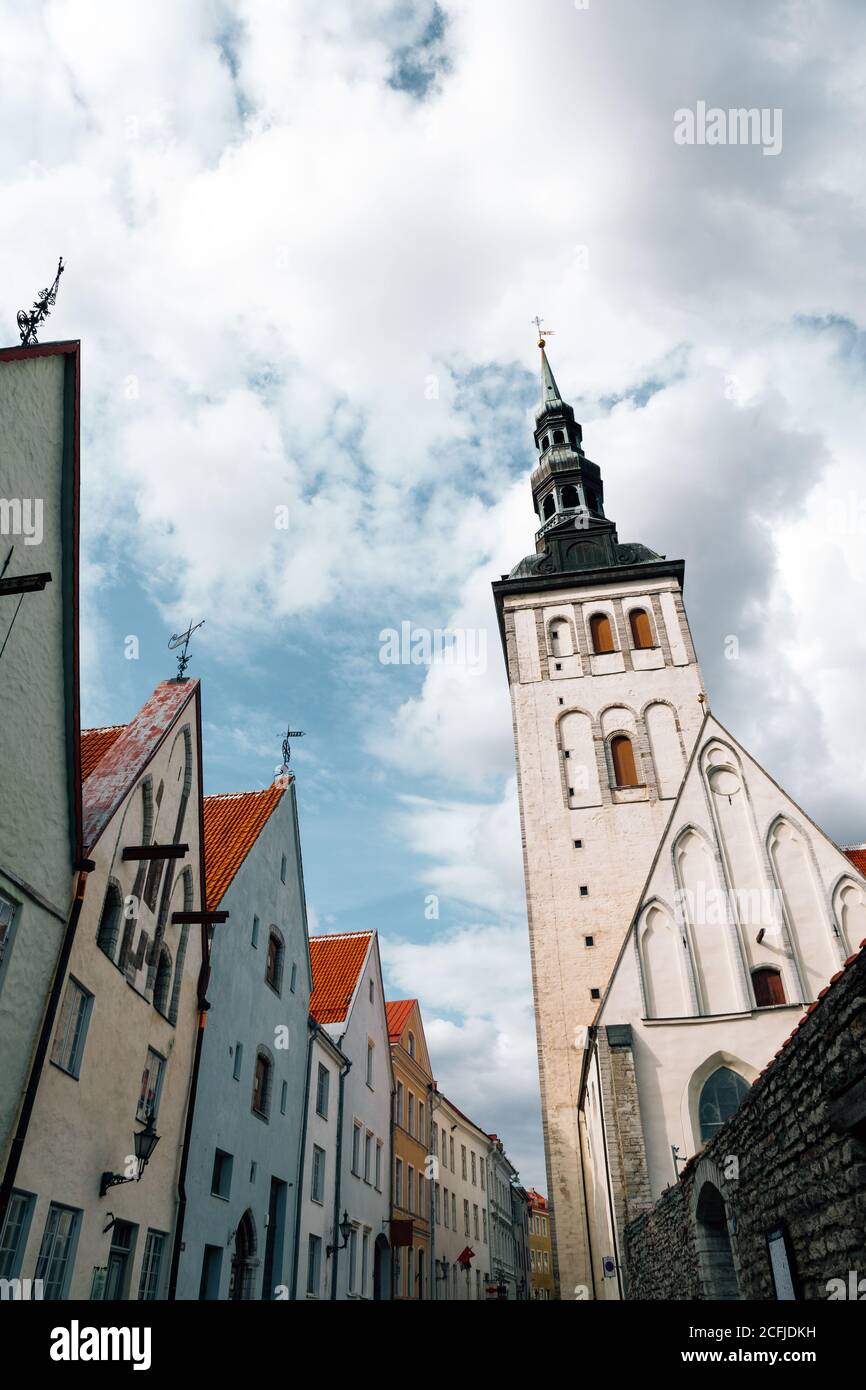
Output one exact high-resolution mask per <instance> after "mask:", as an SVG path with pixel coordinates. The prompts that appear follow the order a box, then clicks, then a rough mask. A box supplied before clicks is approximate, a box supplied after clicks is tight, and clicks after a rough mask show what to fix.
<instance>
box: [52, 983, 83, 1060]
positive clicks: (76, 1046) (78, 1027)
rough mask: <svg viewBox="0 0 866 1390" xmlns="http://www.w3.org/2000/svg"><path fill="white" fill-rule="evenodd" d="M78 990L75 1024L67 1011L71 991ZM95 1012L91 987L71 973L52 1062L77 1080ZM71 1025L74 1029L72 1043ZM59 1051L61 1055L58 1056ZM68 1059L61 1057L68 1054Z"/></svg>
mask: <svg viewBox="0 0 866 1390" xmlns="http://www.w3.org/2000/svg"><path fill="white" fill-rule="evenodd" d="M71 990H76V991H77V993H78V996H79V998H78V1012H77V1015H76V1018H75V1022H74V1025H73V1024H72V1019H71V1016H70V1014H69V1013H68V1012H67V1006H68V1003H69V997H70V991H71ZM92 1013H93V994H92V992H91V991H90V990H89V989H86V988H85V986H84V985H83V984H82V983H81V981H80V980H77V979H76V978H75V976H74V975H69V976H68V977H67V980H66V989H65V990H64V991H63V1003H62V1004H61V1006H60V1017H59V1018H58V1020H57V1028H56V1030H55V1033H54V1041H53V1044H52V1047H51V1064H52V1066H55V1067H57V1068H58V1070H60V1071H62V1072H65V1073H66V1075H67V1076H71V1077H73V1078H74V1079H75V1080H76V1081H77V1080H78V1078H79V1076H80V1075H81V1063H82V1061H83V1060H84V1047H85V1043H86V1042H87V1030H88V1028H89V1027H90V1018H91V1014H92ZM70 1027H71V1031H72V1037H71V1045H70ZM61 1028H63V1030H64V1033H63V1040H62V1047H60V1046H59V1045H60V1043H61V1036H60V1034H61ZM58 1051H59V1052H60V1056H58ZM67 1052H68V1060H67V1061H63V1060H61V1057H64V1056H66V1054H67Z"/></svg>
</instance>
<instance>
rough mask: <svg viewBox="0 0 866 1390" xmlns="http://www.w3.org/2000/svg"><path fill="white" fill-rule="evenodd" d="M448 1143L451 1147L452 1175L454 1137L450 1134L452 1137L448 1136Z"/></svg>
mask: <svg viewBox="0 0 866 1390" xmlns="http://www.w3.org/2000/svg"><path fill="white" fill-rule="evenodd" d="M448 1142H449V1144H450V1145H451V1172H452V1173H453V1172H454V1135H453V1134H452V1135H449V1139H448Z"/></svg>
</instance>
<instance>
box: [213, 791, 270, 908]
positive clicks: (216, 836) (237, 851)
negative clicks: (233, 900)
mask: <svg viewBox="0 0 866 1390" xmlns="http://www.w3.org/2000/svg"><path fill="white" fill-rule="evenodd" d="M284 791H285V788H284V787H283V786H281V785H274V786H271V787H265V788H264V790H263V791H255V792H229V793H227V794H225V795H223V796H206V797H205V799H204V863H205V882H206V884H207V910H208V912H213V911H214V910H215V909H216V908H217V907H218V906H219V904H220V902H221V901H222V899H223V898H224V897H225V894H226V893H227V891H228V889H229V887H230V885H231V882H232V880H233V878H234V876H235V874H236V873H237V871H238V869H239V868H240V866H241V864H242V863H243V862H244V860H245V859H246V857H247V855H248V854H249V852H250V850H251V849H252V847H253V845H254V844H255V843H256V840H257V839H258V838H259V835H260V834H261V832H262V830H263V829H264V826H265V825H266V823H267V821H268V819H269V817H270V816H271V814H272V813H273V812H274V811H275V810H276V808H277V806H278V805H279V803H280V801H281V800H282V797H283V793H284Z"/></svg>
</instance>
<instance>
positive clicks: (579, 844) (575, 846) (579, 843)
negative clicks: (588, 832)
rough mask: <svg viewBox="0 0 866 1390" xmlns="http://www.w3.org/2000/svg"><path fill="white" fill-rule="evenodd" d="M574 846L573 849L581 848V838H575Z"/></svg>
mask: <svg viewBox="0 0 866 1390" xmlns="http://www.w3.org/2000/svg"><path fill="white" fill-rule="evenodd" d="M574 848H575V849H583V840H575V842H574Z"/></svg>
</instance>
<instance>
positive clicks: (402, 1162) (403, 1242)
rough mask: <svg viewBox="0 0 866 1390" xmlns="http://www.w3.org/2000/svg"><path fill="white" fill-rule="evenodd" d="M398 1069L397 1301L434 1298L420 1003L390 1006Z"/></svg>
mask: <svg viewBox="0 0 866 1390" xmlns="http://www.w3.org/2000/svg"><path fill="white" fill-rule="evenodd" d="M386 1008H387V1012H388V1039H389V1042H390V1046H391V1062H392V1065H393V1069H394V1113H393V1121H392V1133H393V1144H392V1154H393V1171H392V1174H391V1216H392V1221H391V1234H392V1239H391V1245H392V1250H393V1254H392V1266H393V1281H394V1285H393V1296H394V1298H397V1299H413V1298H414V1299H425V1298H430V1297H431V1270H430V1202H431V1194H432V1184H431V1182H430V1180H429V1179H430V1093H431V1088H432V1086H433V1073H432V1071H431V1069H430V1056H429V1053H428V1051H427V1042H426V1039H425V1037H424V1027H423V1025H422V1022H421V1010H420V1008H419V1006H418V1000H417V999H400V1000H396V1001H392V1002H389V1003H388V1004H387V1005H386Z"/></svg>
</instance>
